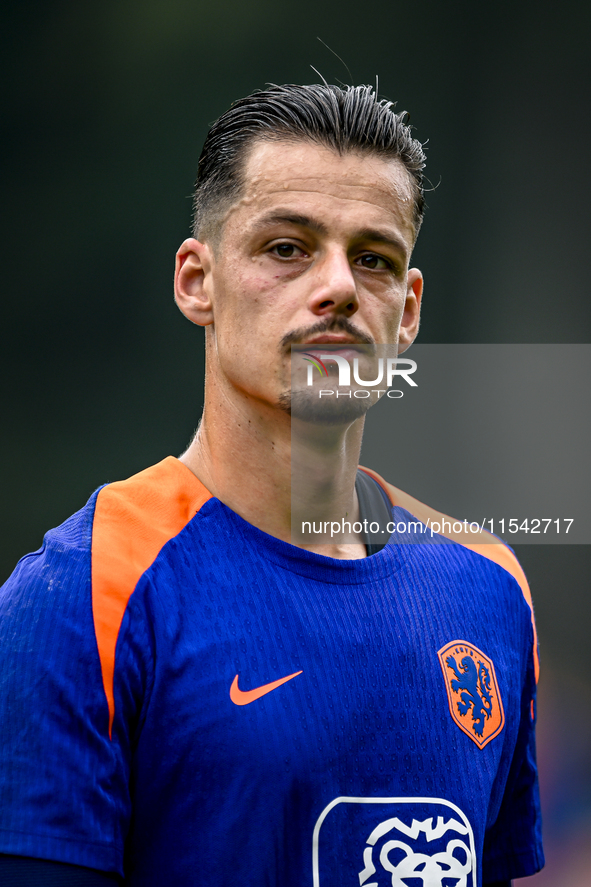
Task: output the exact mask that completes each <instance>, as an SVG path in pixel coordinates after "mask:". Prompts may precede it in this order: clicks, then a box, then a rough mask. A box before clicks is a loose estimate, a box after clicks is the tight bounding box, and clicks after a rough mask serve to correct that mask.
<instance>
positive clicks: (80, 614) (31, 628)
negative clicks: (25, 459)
mask: <svg viewBox="0 0 591 887" xmlns="http://www.w3.org/2000/svg"><path fill="white" fill-rule="evenodd" d="M95 500H96V494H95V496H94V497H93V498H92V499H91V500H90V502H89V503H88V505H87V506H86V507H85V508H84V509H82V511H80V512H78V514H76V515H74V516H73V517H72V518H70V520H69V521H67V522H66V523H65V524H63V525H62V526H61V527H59V528H58V529H57V530H52V531H50V532H49V533H48V534H47V536H46V537H45V540H44V544H43V547H42V548H41V549H40V550H39V551H38V552H35V553H34V554H31V555H27V556H26V557H24V558H23V559H22V560H21V561H20V562H19V564H18V565H17V568H16V569H15V571H14V573H13V574H12V576H11V577H10V579H9V580H8V581H7V582H6V583H5V585H4V586H3V587H2V589H0V644H1V648H0V650H1V655H0V719H1V723H2V725H3V726H2V742H1V743H0V852H1V853H5V854H15V855H20V856H28V857H34V858H37V859H47V860H54V861H56V862H64V863H70V864H73V865H80V866H86V867H88V868H91V869H97V870H100V871H104V872H118V873H119V874H121V873H122V870H123V839H124V836H125V834H126V832H127V828H128V821H129V816H130V800H129V790H128V783H129V778H128V775H129V741H126V738H125V734H126V733H127V734H129V733H130V732H131V731H132V730H133V718H134V713H133V711H132V705H130V706H129V709H128V711H127V712H126V716H125V718H122V719H121V723H120V725H119V729H118V732H117V736H114V737H113V738H112V739H111V738H110V737H109V709H108V704H107V700H106V698H105V692H104V686H103V679H102V674H101V665H100V660H99V655H98V651H97V641H96V636H95V630H94V624H93V616H92V602H91V540H92V522H93V515H94V506H95ZM126 655H127V659H128V663H127V664H128V671H127V676H126V680H128V683H129V686H130V689H129V690H128V694H127V695H128V697H129V698H132V697H133V698H134V699H138V698H141V693H142V687H141V684H142V668H141V667H139V666H138V667H136V666H135V665H134V654H133V653H129V652H128V653H127V654H126ZM134 670H135V673H134ZM138 704H139V703H138ZM128 716H129V717H128ZM123 723H124V724H125V726H124V727H122V726H121V724H123ZM121 737H123V739H122V738H121Z"/></svg>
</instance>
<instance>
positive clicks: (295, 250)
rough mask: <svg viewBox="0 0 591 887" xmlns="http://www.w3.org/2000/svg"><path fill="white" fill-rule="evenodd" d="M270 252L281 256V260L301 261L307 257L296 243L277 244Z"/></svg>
mask: <svg viewBox="0 0 591 887" xmlns="http://www.w3.org/2000/svg"><path fill="white" fill-rule="evenodd" d="M270 252H271V253H274V254H275V255H276V256H279V258H280V259H299V258H300V257H301V256H305V255H306V254H305V252H304V250H303V249H301V248H300V247H299V246H296V245H295V243H276V244H275V246H273V247H271V249H270Z"/></svg>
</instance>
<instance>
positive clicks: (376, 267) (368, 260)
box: [357, 253, 392, 271]
mask: <svg viewBox="0 0 591 887" xmlns="http://www.w3.org/2000/svg"><path fill="white" fill-rule="evenodd" d="M357 262H358V264H359V265H361V267H362V268H368V269H369V270H370V271H391V270H392V263H391V262H389V261H388V260H387V259H384V257H383V256H377V255H376V254H375V253H365V255H363V256H359V258H358V259H357Z"/></svg>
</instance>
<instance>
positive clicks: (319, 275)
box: [309, 247, 359, 317]
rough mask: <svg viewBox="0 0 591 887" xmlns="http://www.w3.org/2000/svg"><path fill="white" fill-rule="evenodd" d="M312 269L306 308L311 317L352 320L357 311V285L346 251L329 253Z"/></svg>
mask: <svg viewBox="0 0 591 887" xmlns="http://www.w3.org/2000/svg"><path fill="white" fill-rule="evenodd" d="M311 270H312V274H313V275H314V278H313V279H314V285H313V289H312V294H311V296H310V303H309V307H310V310H311V311H312V313H313V314H316V315H318V316H323V315H325V314H331V313H333V314H344V315H345V316H346V317H352V316H353V314H355V312H356V311H357V310H358V308H359V299H358V295H357V284H356V282H355V277H354V276H353V270H352V268H351V264H350V261H349V257H348V256H347V254H346V252H345V251H344V250H342V249H340V248H336V247H335V248H334V249H331V250H329V251H328V252H327V253H326V254H325V256H324V257H323V259H322V260H321V261H320V262H318V263H317V264H316V267H315V268H314V269H311Z"/></svg>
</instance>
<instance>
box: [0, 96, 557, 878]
mask: <svg viewBox="0 0 591 887" xmlns="http://www.w3.org/2000/svg"><path fill="white" fill-rule="evenodd" d="M423 165H424V156H423V152H422V149H421V146H420V144H419V143H418V142H417V141H415V140H414V139H413V138H412V136H411V133H410V131H409V129H408V127H407V126H405V124H404V115H396V114H394V113H393V111H392V108H391V106H390V104H389V103H387V102H379V101H378V100H377V98H376V97H375V95H374V94H373V92H372V91H371V89H370V88H368V87H356V88H348V89H345V90H341V89H339V88H337V87H333V86H309V87H302V86H283V87H272V88H270V89H269V90H267V91H266V92H262V93H258V94H255V95H253V96H249V97H247V98H246V99H243V100H241V101H239V102H237V103H236V104H235V105H234V106H233V107H232V108H231V109H230V110H229V111H228V112H227V113H226V114H225V115H223V116H222V117H221V118H220V120H218V121H217V122H216V123H215V124H214V126H213V127H212V129H211V131H210V133H209V135H208V138H207V140H206V144H205V147H204V150H203V153H202V157H201V160H200V166H199V176H198V180H197V186H196V196H195V231H194V234H195V236H194V237H192V238H189V239H188V240H187V241H185V243H183V245H182V246H181V248H180V249H179V252H178V254H177V264H176V274H175V293H176V299H177V303H178V305H179V307H180V309H181V310H182V311H183V313H184V314H185V315H186V316H187V317H188V318H189V319H190V320H191V321H193V322H194V323H196V324H199V325H201V326H204V327H205V328H206V388H205V409H204V414H203V419H202V422H201V425H200V428H199V431H198V433H197V435H196V437H195V439H194V440H193V442H192V443H191V445H190V446H189V448H188V450H187V451H186V452H185V453H184V454H183V455H182V456H181V457H180V459H174V458H172V457H169V458H168V459H165V460H164V461H163V462H161V463H160V464H159V465H156V466H154V467H153V468H150V469H147V471H145V472H142V473H141V474H139V475H137V476H136V477H134V478H131V479H129V480H127V481H124V482H122V483H115V484H111V485H108V486H105V487H103V488H102V489H100V490H99V491H98V492H97V493H95V494H94V495H93V497H92V498H91V500H90V501H89V503H88V504H87V506H85V508H83V509H82V510H81V511H80V512H78V514H76V515H74V516H73V517H72V518H71V519H70V520H69V521H67V522H66V523H65V524H64V525H63V526H62V527H60V528H58V529H57V530H54V531H51V532H50V533H49V534H48V535H47V537H46V539H45V542H44V546H43V548H42V549H41V550H40V551H39V552H37V553H35V554H34V555H29V556H28V557H27V558H24V559H23V560H22V561H21V562H20V564H19V565H18V567H17V569H16V571H15V573H14V574H13V576H12V577H11V579H10V580H9V581H8V583H7V584H6V586H5V587H4V589H3V592H2V598H1V600H0V606H1V612H2V632H3V645H4V647H3V657H2V663H3V669H4V672H3V677H2V686H3V702H2V705H3V706H4V717H3V743H2V752H1V755H0V762H1V767H2V791H3V797H2V804H1V814H0V816H1V819H2V832H0V834H2V844H1V845H0V849H1V850H2V852H3V853H4V854H5V855H4V857H3V860H2V865H3V866H4V871H5V873H10V877H12V878H13V879H14V883H15V884H16V883H27V884H39V885H41V884H43V885H45V884H49V883H56V884H57V883H60V884H66V883H67V884H74V883H76V884H80V885H93V884H97V885H98V884H103V883H104V884H107V883H112V881H111V878H112V877H115V876H123V877H124V879H125V883H126V884H127V883H129V884H137V885H163V884H174V885H197V884H199V885H212V887H213V885H216V887H218V885H234V884H244V885H251V884H252V885H255V884H256V885H259V884H261V885H262V884H265V885H270V887H271V885H273V887H292V885H293V887H295V885H297V887H302V885H311V887H312V885H313V887H327V885H331V887H337V885H338V887H342V885H343V887H344V885H348V884H351V885H361V887H382V885H385V884H391V885H402V884H406V883H413V884H419V883H421V884H423V885H425V887H426V885H430V887H435V885H443V884H447V885H449V884H457V885H469V887H475V885H477V884H478V885H480V884H505V885H507V884H509V882H510V879H511V878H514V877H522V876H524V875H528V874H532V873H533V872H535V871H537V870H538V869H539V868H540V867H541V866H542V864H543V856H542V850H541V843H540V822H539V803H538V795H537V779H536V767H535V753H534V743H533V728H534V718H535V707H534V706H535V672H536V656H537V650H536V640H535V630H534V627H533V621H532V613H531V600H530V598H529V591H528V589H527V584H526V582H525V579H524V577H523V574H522V572H521V570H520V568H519V565H518V564H517V562H516V560H515V558H514V557H513V555H512V553H511V552H510V551H509V550H508V549H506V548H505V546H503V545H500V544H493V540H492V539H491V538H490V537H486V535H485V534H480V535H479V536H478V537H477V538H476V540H475V539H473V538H472V539H469V540H466V539H464V538H463V537H460V536H459V535H458V534H455V537H456V538H455V539H454V533H453V530H451V528H450V529H448V530H447V533H446V532H445V530H446V527H445V526H443V527H442V529H443V531H444V535H440V536H437V535H436V536H434V537H433V536H431V539H432V540H433V542H432V544H431V543H429V544H420V543H421V542H422V540H423V536H421V538H420V540H419V543H417V539H416V538H410V537H408V536H407V537H405V538H404V540H403V544H401V543H400V540H398V541H397V540H396V539H395V538H394V537H393V540H392V541H391V543H390V544H388V545H386V546H384V545H375V544H374V543H373V542H371V541H369V542H368V540H367V539H366V538H365V536H364V535H363V533H362V532H359V533H358V534H355V533H354V534H353V537H352V538H347V539H344V540H343V539H341V538H337V539H336V540H335V541H332V542H331V541H330V540H325V541H323V542H322V544H320V545H315V546H314V545H307V544H306V543H305V542H301V541H300V542H299V543H298V544H297V545H293V544H291V541H290V540H291V538H292V536H291V532H292V526H291V520H292V492H293V490H292V486H294V483H293V482H292V461H294V463H296V464H295V465H294V472H295V474H294V477H295V476H297V478H298V484H297V487H298V488H297V490H295V493H296V498H297V501H298V503H299V505H298V507H299V508H300V509H301V510H302V512H306V513H307V514H308V515H309V518H310V519H311V520H322V519H325V518H326V516H327V515H335V514H339V515H347V516H349V517H350V518H351V519H352V521H353V525H354V526H355V524H358V525H359V524H360V523H361V522H362V520H366V519H367V518H368V517H373V516H374V515H376V516H377V515H378V514H379V515H383V513H384V510H385V511H386V516H387V517H391V516H392V513H393V512H392V509H393V508H394V513H395V514H396V515H397V517H400V516H401V515H402V516H405V517H407V518H408V519H409V522H412V523H413V524H414V525H415V526H417V525H419V526H420V527H424V526H425V525H428V524H429V522H430V521H431V522H432V520H433V518H434V516H435V513H434V512H432V511H431V510H430V509H428V508H427V507H426V506H423V505H421V504H420V503H418V502H416V500H413V499H411V497H409V496H407V495H405V494H403V493H401V492H400V491H397V490H396V489H395V488H393V487H391V486H389V485H388V484H386V483H385V482H384V481H382V480H381V478H378V477H377V476H375V475H373V474H372V472H371V471H363V472H361V471H359V470H358V467H357V465H358V456H359V448H360V444H361V434H362V428H363V415H362V411H360V410H358V411H357V412H353V413H351V412H350V411H349V412H348V411H347V410H344V411H343V412H341V413H333V414H332V417H331V418H330V420H326V421H323V419H322V416H320V417H318V416H316V417H315V418H313V419H312V418H307V413H306V409H303V410H301V411H300V410H296V406H298V404H301V402H304V405H305V403H306V402H307V400H308V401H309V400H310V398H312V397H313V396H314V392H315V391H317V385H316V386H312V387H311V389H310V390H309V391H308V390H306V386H305V385H303V386H300V387H298V386H297V385H295V386H292V382H291V377H292V356H291V352H292V350H294V352H295V355H294V357H293V360H294V361H295V362H296V365H297V361H298V360H300V364H301V360H302V358H301V355H299V354H298V349H300V350H301V349H302V348H303V349H304V350H305V351H306V352H307V354H308V355H309V357H310V359H311V360H313V361H315V360H316V359H320V360H322V361H324V363H326V355H325V354H324V353H325V352H326V351H328V352H330V349H331V348H332V349H336V351H335V353H336V355H337V356H340V357H343V355H346V354H349V355H351V354H356V355H358V356H359V355H360V354H362V351H363V348H370V349H371V348H373V347H374V346H378V345H380V344H394V345H396V346H397V347H398V348H399V350H403V349H404V348H405V347H406V346H408V345H409V344H410V343H411V342H412V341H413V339H414V337H415V336H416V333H417V329H418V323H419V309H420V301H421V295H422V277H421V274H420V272H419V271H418V270H417V269H415V268H409V260H410V256H411V252H412V248H413V245H414V242H415V239H416V235H417V233H418V230H419V227H420V223H421V218H422V213H423V196H422V168H423ZM323 355H324V357H323ZM337 362H338V361H337ZM296 377H297V366H296V375H295V376H294V378H296ZM351 402H352V401H351ZM296 412H297V417H296V415H295V414H296ZM292 413H293V414H294V418H293V420H292V415H291V414H292ZM292 424H295V425H297V427H298V428H299V434H298V455H297V458H296V459H295V460H292ZM302 429H304V433H303V432H302ZM302 464H305V465H306V466H308V467H307V470H306V471H302V470H301V466H302ZM438 517H439V518H440V519H441V518H442V516H441V515H439V516H438ZM440 523H441V521H440ZM450 530H451V531H450ZM425 538H427V537H425ZM1 871H2V869H1V867H0V873H1ZM5 877H6V875H5ZM19 878H20V880H19ZM52 878H53V880H52Z"/></svg>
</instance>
